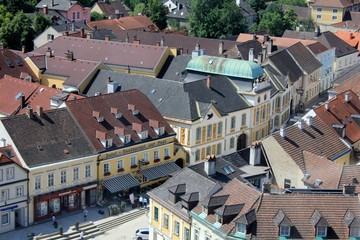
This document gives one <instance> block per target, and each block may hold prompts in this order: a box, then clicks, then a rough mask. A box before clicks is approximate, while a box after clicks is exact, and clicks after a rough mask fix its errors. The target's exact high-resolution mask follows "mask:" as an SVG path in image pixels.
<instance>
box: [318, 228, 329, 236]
mask: <svg viewBox="0 0 360 240" xmlns="http://www.w3.org/2000/svg"><path fill="white" fill-rule="evenodd" d="M323 230H325V231H323ZM322 231H323V232H322ZM316 236H317V237H326V236H327V227H323V226H317V227H316Z"/></svg>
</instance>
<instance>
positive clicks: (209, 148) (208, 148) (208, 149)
mask: <svg viewBox="0 0 360 240" xmlns="http://www.w3.org/2000/svg"><path fill="white" fill-rule="evenodd" d="M206 155H211V147H210V146H209V147H207V148H206Z"/></svg>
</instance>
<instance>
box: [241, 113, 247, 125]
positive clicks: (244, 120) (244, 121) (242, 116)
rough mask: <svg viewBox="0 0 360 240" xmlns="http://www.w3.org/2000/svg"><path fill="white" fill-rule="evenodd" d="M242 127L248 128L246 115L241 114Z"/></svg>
mask: <svg viewBox="0 0 360 240" xmlns="http://www.w3.org/2000/svg"><path fill="white" fill-rule="evenodd" d="M241 126H246V113H243V114H241Z"/></svg>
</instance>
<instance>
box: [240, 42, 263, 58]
mask: <svg viewBox="0 0 360 240" xmlns="http://www.w3.org/2000/svg"><path fill="white" fill-rule="evenodd" d="M236 46H237V49H238V51H239V53H240V57H241V59H243V60H247V61H248V60H249V50H250V48H253V49H254V59H257V57H258V55H259V53H261V51H262V47H261V43H260V42H259V41H257V40H249V41H246V42H243V43H240V44H237V45H236Z"/></svg>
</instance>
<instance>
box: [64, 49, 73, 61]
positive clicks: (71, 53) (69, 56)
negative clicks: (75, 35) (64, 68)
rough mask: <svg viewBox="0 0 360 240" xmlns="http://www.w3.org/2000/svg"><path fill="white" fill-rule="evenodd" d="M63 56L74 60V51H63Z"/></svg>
mask: <svg viewBox="0 0 360 240" xmlns="http://www.w3.org/2000/svg"><path fill="white" fill-rule="evenodd" d="M65 57H66V59H67V60H69V61H73V60H74V52H72V51H70V50H67V52H65Z"/></svg>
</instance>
